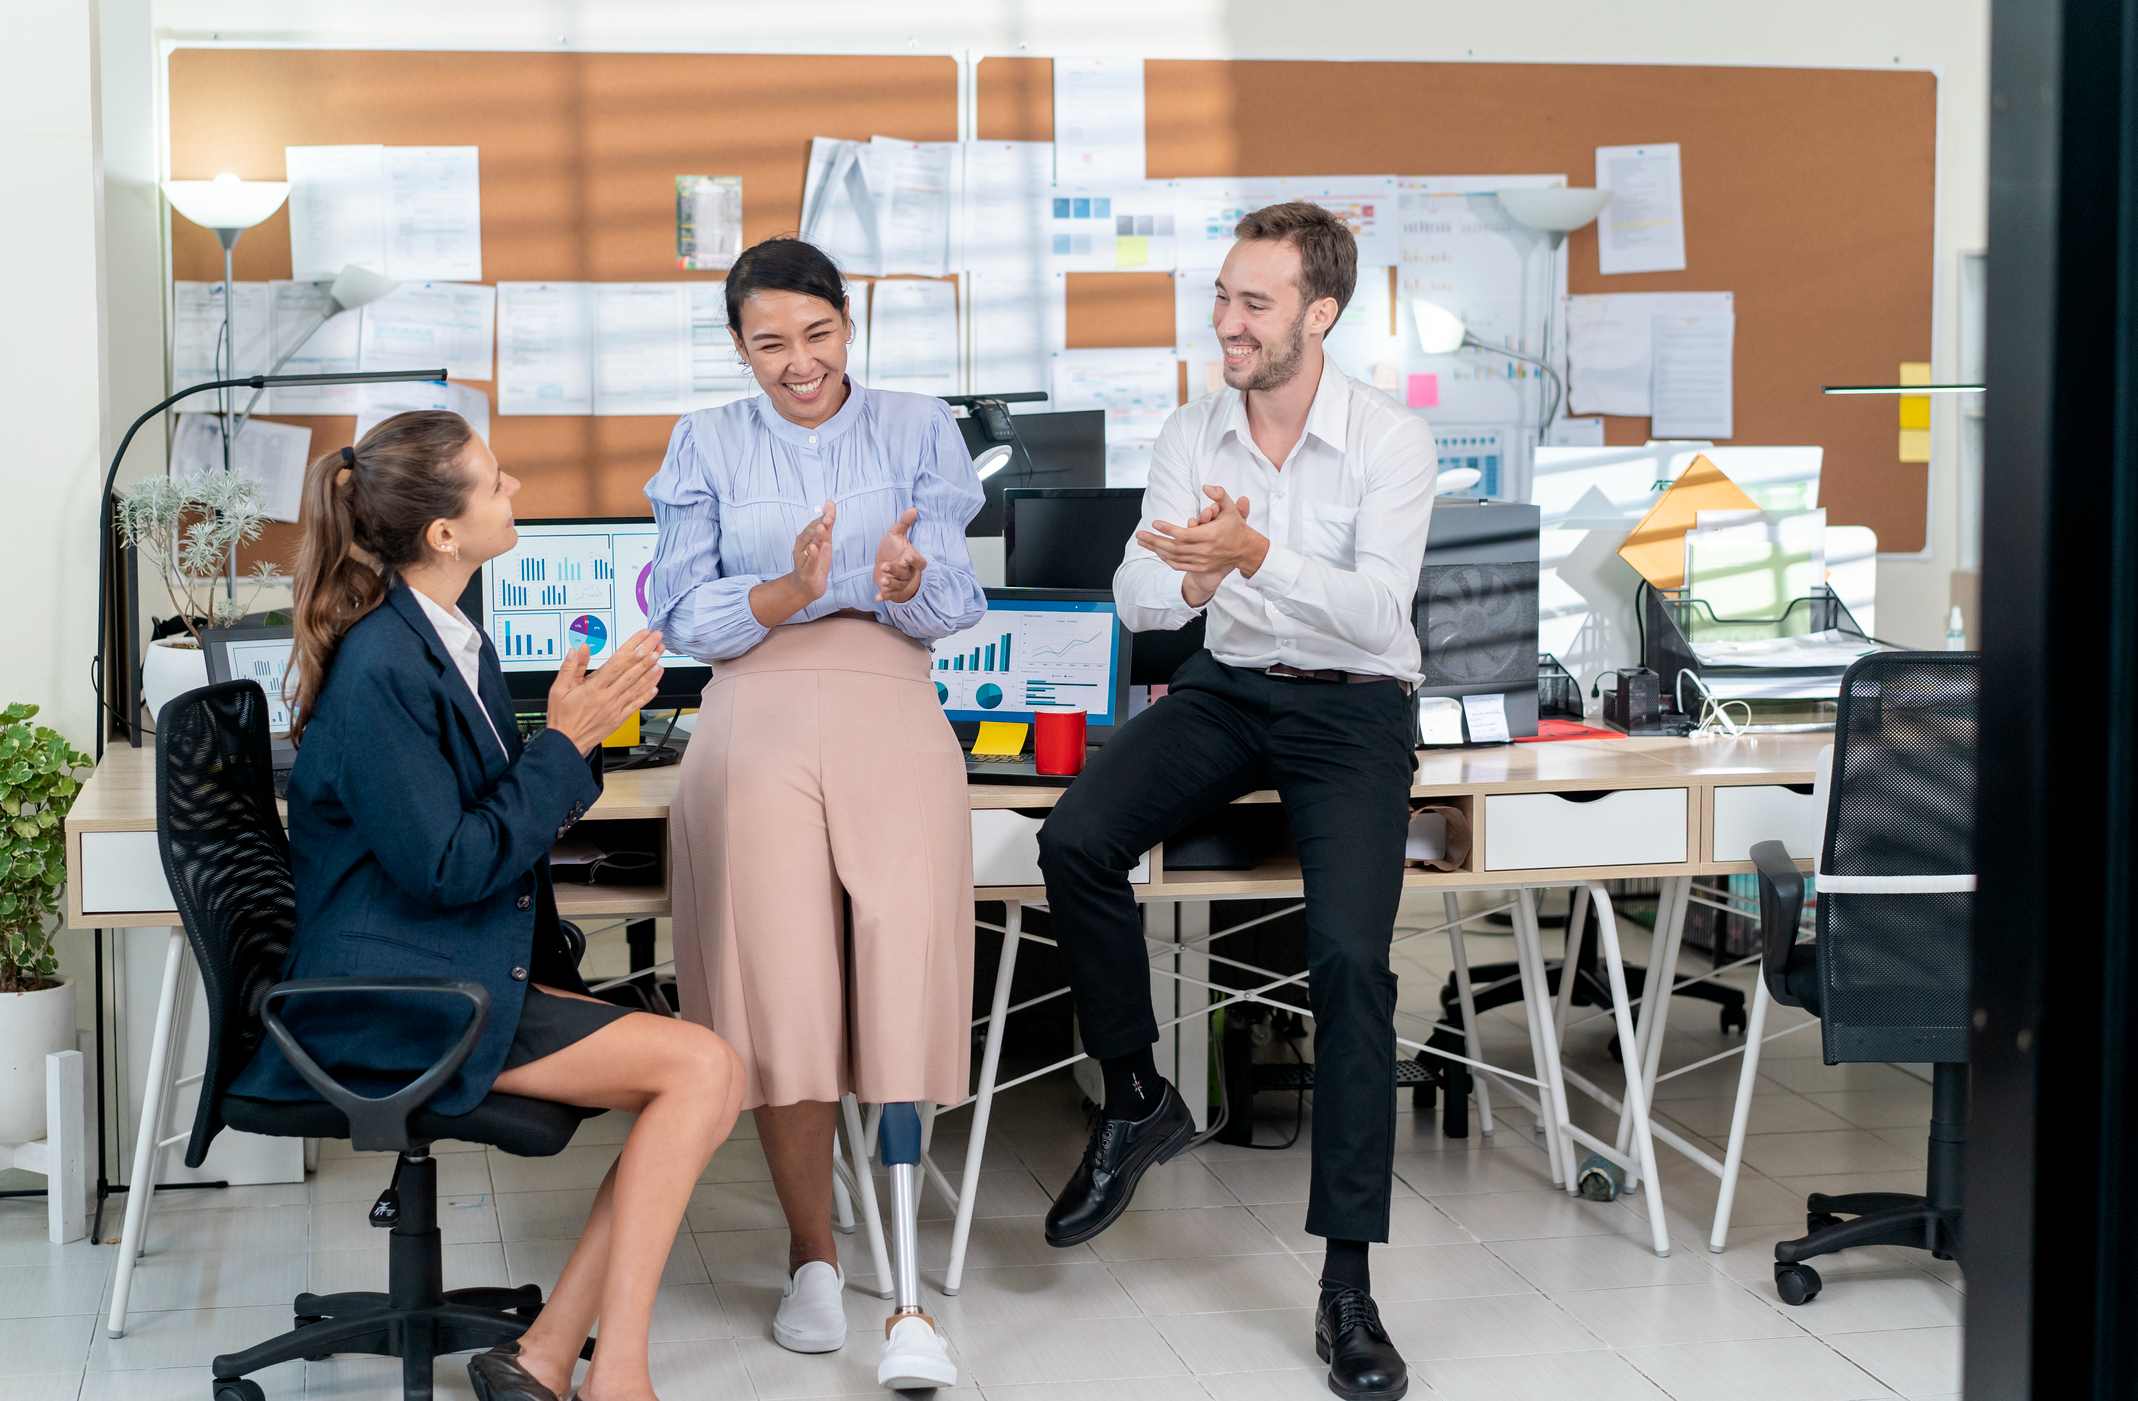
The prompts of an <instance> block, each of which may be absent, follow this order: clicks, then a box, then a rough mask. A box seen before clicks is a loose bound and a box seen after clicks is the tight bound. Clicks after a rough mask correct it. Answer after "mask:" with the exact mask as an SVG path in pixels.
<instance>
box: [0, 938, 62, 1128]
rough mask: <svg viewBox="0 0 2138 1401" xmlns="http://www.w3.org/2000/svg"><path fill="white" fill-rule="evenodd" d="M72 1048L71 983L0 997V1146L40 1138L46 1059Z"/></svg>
mask: <svg viewBox="0 0 2138 1401" xmlns="http://www.w3.org/2000/svg"><path fill="white" fill-rule="evenodd" d="M73 1046H74V983H73V982H72V981H71V980H68V979H61V980H60V983H59V986H57V987H49V988H46V989H44V990H43V991H42V992H0V1143H29V1142H31V1141H33V1140H35V1139H40V1138H43V1137H44V1136H45V1057H46V1056H47V1055H49V1054H51V1053H52V1052H54V1051H65V1050H71V1049H72V1048H73Z"/></svg>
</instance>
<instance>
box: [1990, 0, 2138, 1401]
mask: <svg viewBox="0 0 2138 1401" xmlns="http://www.w3.org/2000/svg"><path fill="white" fill-rule="evenodd" d="M1990 93H1991V109H1990V152H1989V155H1990V195H1989V279H1988V317H1987V327H1988V369H1987V375H1988V380H1987V382H1988V385H1989V394H1988V397H1987V403H1986V413H1987V419H1986V423H1985V429H1986V434H1985V457H1984V472H1983V476H1984V490H1983V502H1982V507H1983V509H1982V520H1983V532H1982V536H1983V538H1982V560H1983V567H1982V584H1981V588H1982V592H1981V598H1982V604H1981V610H1980V612H1981V618H1982V623H1981V645H1982V649H1983V673H1982V674H1983V700H1982V769H1981V783H1980V787H1979V798H1978V803H1979V806H1978V813H1977V822H1976V841H1977V847H1978V853H1977V866H1976V869H1977V870H1978V871H1979V872H1980V875H1981V885H1980V894H1979V897H1978V899H1977V901H1976V910H1975V930H1974V941H1973V942H1974V954H1973V959H1974V989H1975V992H1974V1003H1975V1016H1974V1021H1975V1029H1974V1044H1973V1051H1972V1054H1973V1066H1974V1082H1975V1095H1974V1110H1973V1113H1972V1115H1971V1120H1970V1129H1969V1151H1968V1163H1967V1172H1968V1185H1967V1208H1966V1210H1967V1217H1966V1232H1967V1253H1966V1268H1967V1339H1966V1383H1967V1394H1968V1395H1969V1396H1970V1397H1982V1398H1993V1401H2007V1399H2008V1398H2022V1397H2030V1396H2031V1397H2041V1398H2049V1397H2057V1398H2062V1397H2100V1398H2108V1397H2116V1398H2126V1397H2130V1396H2133V1395H2138V1341H2134V1335H2138V1293H2134V1291H2133V1288H2132V1283H2131V1281H2132V1278H2133V1273H2134V1271H2138V1206H2134V1202H2138V1180H2134V1175H2138V1159H2134V1157H2133V1152H2132V1132H2133V1128H2134V1125H2138V1105H2134V1095H2133V1076H2132V1075H2131V1073H2130V1072H2131V1070H2132V1066H2131V1060H2132V1052H2133V1048H2134V1046H2138V1029H2134V1027H2133V1022H2134V1021H2138V977H2134V963H2133V943H2134V935H2133V930H2132V927H2131V925H2132V917H2133V905H2132V881H2133V868H2134V864H2138V863H2134V859H2133V858H2134V857H2138V852H2134V851H2133V850H2132V829H2131V820H2130V804H2131V780H2132V776H2133V775H2132V763H2133V748H2134V746H2133V742H2132V727H2133V726H2134V725H2138V695H2134V690H2133V666H2132V662H2133V654H2134V651H2138V554H2134V552H2138V455H2134V451H2133V441H2132V412H2133V409H2134V407H2138V357H2134V354H2133V349H2134V344H2133V327H2134V320H2138V202H2134V195H2138V0H1993V4H1992V17H1991V43H1990Z"/></svg>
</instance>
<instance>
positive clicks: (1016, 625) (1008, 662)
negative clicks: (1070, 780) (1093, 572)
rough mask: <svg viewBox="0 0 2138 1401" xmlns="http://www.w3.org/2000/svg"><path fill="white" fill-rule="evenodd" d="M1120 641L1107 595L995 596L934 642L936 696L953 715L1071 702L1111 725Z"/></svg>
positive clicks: (1004, 714)
mask: <svg viewBox="0 0 2138 1401" xmlns="http://www.w3.org/2000/svg"><path fill="white" fill-rule="evenodd" d="M1119 649H1120V640H1119V630H1118V628H1117V627H1116V624H1115V615H1114V606H1113V604H1112V602H1111V601H1105V602H1101V601H1098V600H1088V601H1087V600H1053V599H1048V600H1040V599H1033V600H1020V601H1016V602H1005V601H1003V600H1000V599H997V600H992V601H991V602H990V603H989V604H988V610H987V612H986V614H984V615H983V616H982V617H981V619H980V621H979V622H978V623H976V624H975V625H973V626H972V627H970V628H967V629H966V630H965V631H963V632H959V633H953V634H952V635H951V636H949V637H945V638H942V639H941V640H939V641H937V642H935V643H933V644H931V646H930V650H931V651H932V652H933V653H934V661H933V667H934V670H933V673H932V674H933V676H934V678H935V694H936V699H937V700H939V701H941V702H942V705H943V709H944V711H945V713H947V714H948V715H949V717H950V718H951V719H952V720H953V721H963V722H971V721H975V720H1025V721H1029V720H1030V719H1031V718H1032V716H1033V714H1034V713H1035V712H1037V711H1041V710H1048V709H1053V708H1056V707H1063V706H1074V707H1076V708H1078V709H1081V710H1083V711H1084V712H1086V714H1087V715H1089V717H1090V723H1092V724H1094V725H1110V724H1113V723H1114V722H1115V719H1116V717H1115V716H1114V714H1113V705H1114V696H1115V693H1116V691H1117V689H1118V687H1117V685H1116V675H1117V671H1116V669H1117V668H1118V667H1119V665H1120V656H1119Z"/></svg>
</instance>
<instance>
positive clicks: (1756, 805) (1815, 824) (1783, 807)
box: [1714, 783, 1825, 861]
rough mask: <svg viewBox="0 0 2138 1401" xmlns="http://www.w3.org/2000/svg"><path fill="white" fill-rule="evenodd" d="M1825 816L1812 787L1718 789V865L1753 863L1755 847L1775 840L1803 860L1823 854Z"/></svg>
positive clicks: (1716, 845)
mask: <svg viewBox="0 0 2138 1401" xmlns="http://www.w3.org/2000/svg"><path fill="white" fill-rule="evenodd" d="M1820 817H1821V813H1820V812H1819V804H1818V800H1817V799H1816V798H1814V797H1813V796H1812V793H1811V786H1810V785H1809V784H1806V785H1805V786H1804V791H1802V792H1798V791H1797V790H1796V789H1795V788H1794V787H1789V786H1786V785H1783V784H1779V783H1774V784H1768V783H1755V784H1747V785H1745V786H1743V787H1736V788H1717V789H1716V790H1715V851H1714V857H1715V859H1716V860H1717V861H1750V860H1751V859H1752V848H1753V847H1754V846H1756V845H1758V844H1759V843H1761V842H1767V841H1777V842H1780V843H1781V844H1782V845H1783V847H1784V848H1786V849H1787V850H1788V852H1789V854H1790V855H1791V856H1793V857H1795V858H1796V859H1797V860H1799V861H1809V860H1811V859H1812V858H1813V857H1814V856H1817V855H1818V854H1819V839H1820V838H1821V837H1823V836H1824V835H1825V833H1824V832H1823V831H1822V830H1821V826H1822V824H1821V822H1820Z"/></svg>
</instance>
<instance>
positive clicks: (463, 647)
mask: <svg viewBox="0 0 2138 1401" xmlns="http://www.w3.org/2000/svg"><path fill="white" fill-rule="evenodd" d="M409 592H410V593H412V594H414V595H415V596H416V602H417V603H418V604H420V605H421V606H422V608H423V616H424V617H426V618H429V619H430V620H431V626H432V627H434V628H436V629H438V640H439V641H440V642H443V643H444V644H445V650H446V653H447V655H449V656H451V657H452V659H453V665H454V666H455V667H457V668H459V670H460V679H461V680H463V681H465V682H467V683H468V694H469V695H471V696H473V697H475V708H476V710H478V711H480V712H481V714H482V717H483V723H485V724H487V725H488V726H489V727H490V738H492V739H494V740H496V741H497V747H498V748H499V749H500V750H503V751H504V752H505V753H507V754H510V753H511V752H512V751H511V750H510V749H507V748H505V737H504V736H503V735H501V734H499V733H498V732H497V721H495V720H492V719H491V718H490V707H489V706H487V705H484V704H483V690H482V686H481V684H480V678H481V676H482V674H483V635H482V633H481V632H480V631H478V630H477V628H476V626H475V624H473V623H471V622H469V621H468V617H467V615H466V614H465V613H462V612H461V611H460V610H459V609H458V608H441V607H439V606H438V601H437V600H436V599H434V598H432V597H431V596H430V595H429V594H426V593H425V592H423V590H421V589H410V590H409Z"/></svg>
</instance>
